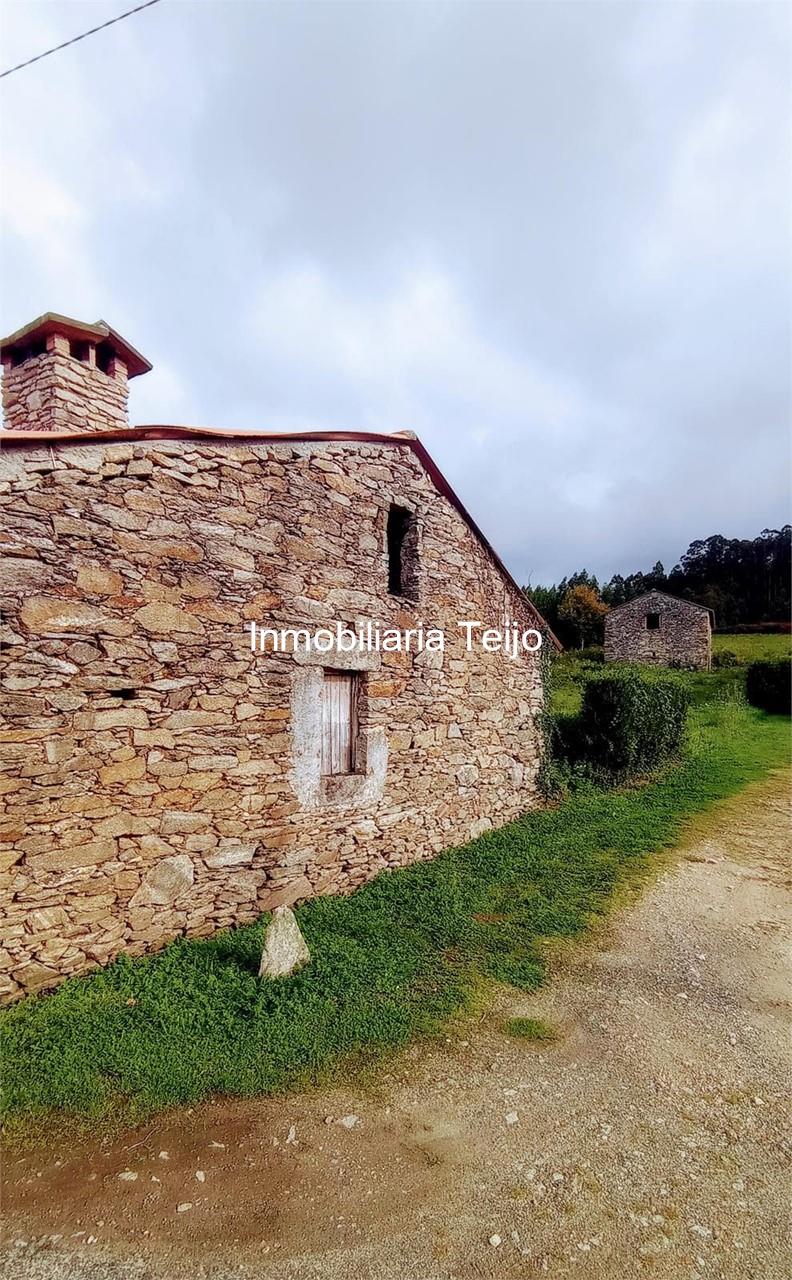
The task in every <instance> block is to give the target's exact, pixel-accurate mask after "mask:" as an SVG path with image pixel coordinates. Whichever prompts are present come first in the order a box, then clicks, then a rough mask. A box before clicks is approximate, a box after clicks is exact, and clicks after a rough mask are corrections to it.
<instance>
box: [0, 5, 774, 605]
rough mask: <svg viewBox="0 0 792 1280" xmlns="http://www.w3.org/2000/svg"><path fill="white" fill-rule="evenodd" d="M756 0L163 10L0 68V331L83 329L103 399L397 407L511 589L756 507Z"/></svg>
mask: <svg viewBox="0 0 792 1280" xmlns="http://www.w3.org/2000/svg"><path fill="white" fill-rule="evenodd" d="M131 3H132V0H91V2H88V0H57V3H40V2H39V0H12V2H11V3H9V2H8V0H4V2H3V3H2V6H1V9H0V12H2V19H3V50H4V51H3V64H4V66H9V65H11V64H13V63H15V62H18V61H20V60H22V59H23V58H25V57H30V56H33V55H34V54H36V53H38V52H40V51H42V50H43V49H45V48H47V47H49V46H50V45H53V44H57V43H59V42H60V41H62V40H65V39H67V38H69V37H70V36H72V35H75V34H78V33H79V32H81V31H82V30H84V29H86V28H87V27H90V26H93V25H96V23H98V22H100V21H105V20H106V19H108V18H110V17H113V16H115V14H117V13H120V12H122V11H123V10H124V9H125V8H128V7H131ZM791 15H792V9H791V8H790V7H788V6H786V5H785V4H783V3H777V4H775V3H774V4H765V3H725V4H721V3H718V0H709V2H708V3H703V4H689V3H679V2H678V3H655V4H651V3H650V4H639V3H631V4H628V3H618V4H616V3H604V4H601V3H597V2H596V0H593V2H591V0H586V2H585V3H580V4H578V3H547V4H544V3H522V4H520V3H514V4H501V3H497V2H496V3H491V2H488V3H459V2H453V3H431V2H429V3H421V4H415V5H413V4H406V3H400V2H396V3H371V2H368V3H360V4H351V3H344V4H337V3H333V2H332V0H323V2H322V3H316V4H304V3H300V2H299V0H289V2H288V3H282V4H281V3H276V4H270V3H260V2H257V0H224V2H221V3H216V2H215V0H201V2H200V3H196V2H195V0H162V2H161V3H160V4H157V5H155V6H154V7H153V8H151V9H149V10H147V11H145V12H143V13H139V14H137V15H135V16H134V17H132V18H129V19H128V20H126V21H124V22H122V23H120V24H118V25H117V26H114V27H112V28H110V29H109V30H107V31H104V32H102V33H100V34H98V35H96V36H93V37H91V38H90V39H88V40H86V41H84V42H82V43H80V44H78V45H76V46H74V47H72V48H70V49H67V50H64V51H63V52H61V53H58V54H55V55H53V56H52V57H51V58H47V59H45V60H44V61H43V62H40V63H38V64H36V65H35V66H32V67H29V68H27V69H26V70H24V71H20V72H18V73H17V74H15V75H13V76H9V77H8V78H7V79H5V80H3V81H2V82H1V83H0V109H1V110H2V118H3V125H2V129H3V132H2V157H1V161H0V177H1V179H2V197H3V199H2V203H3V217H4V226H3V254H2V304H1V306H0V330H1V331H2V333H3V334H5V333H8V332H11V331H12V330H14V329H16V328H18V327H19V326H20V325H22V324H24V323H26V322H27V321H28V320H31V319H33V318H34V317H35V316H37V315H39V314H40V313H41V312H43V311H48V310H52V311H60V312H64V313H66V314H67V315H73V316H76V317H78V318H80V319H84V320H95V319H97V318H98V317H100V316H101V317H102V318H103V319H105V320H107V321H108V322H109V323H110V324H112V325H113V326H114V327H116V328H117V329H119V330H120V331H121V333H123V335H124V336H125V337H126V338H128V339H129V341H130V342H132V343H133V345H135V346H137V347H138V348H139V349H140V350H141V351H143V352H144V354H145V355H146V356H148V357H149V359H151V360H152V361H153V363H154V371H153V372H152V373H150V374H148V375H146V376H144V377H142V378H139V379H136V380H135V381H134V382H133V383H132V384H131V385H132V396H131V414H132V420H133V421H134V422H138V423H145V422H160V423H191V424H200V425H215V426H229V427H237V428H246V429H248V428H249V429H262V430H280V429H283V430H295V429H300V428H306V429H314V430H316V429H322V428H326V429H339V428H348V429H355V430H361V429H362V430H366V429H369V430H376V431H396V430H404V429H410V430H413V431H415V432H417V434H418V435H419V436H420V438H421V439H422V440H423V442H424V444H425V445H426V446H427V447H428V449H429V450H430V452H431V453H432V454H433V456H434V458H435V460H436V461H437V463H438V465H439V466H440V468H441V470H442V471H444V472H445V474H446V475H447V477H448V479H449V480H450V481H451V483H452V484H453V485H454V487H455V488H456V489H457V492H458V493H459V495H460V497H461V498H462V499H463V501H464V502H465V503H466V504H467V505H468V507H469V509H470V510H471V512H472V514H473V515H474V517H475V518H476V519H477V520H478V522H479V523H480V524H481V525H482V527H483V529H484V531H485V532H486V533H487V535H488V536H489V537H490V540H491V541H492V542H493V544H494V545H495V546H496V548H497V549H498V550H499V551H500V552H501V554H502V555H503V557H504V559H505V560H506V562H507V564H508V565H509V567H510V568H511V569H512V571H513V572H514V574H515V575H516V576H517V577H518V579H519V580H520V581H527V580H528V579H529V578H530V579H531V580H532V581H533V582H535V583H536V582H540V581H549V580H553V579H558V578H560V577H561V576H563V575H564V574H568V573H570V572H572V571H573V570H575V569H577V568H580V567H581V566H583V565H585V566H587V567H588V568H589V569H591V570H594V571H596V572H597V573H598V574H600V575H601V576H603V577H608V576H610V574H611V573H613V572H614V571H623V572H628V571H631V570H634V569H638V568H648V567H649V566H651V565H652V564H653V563H654V561H655V560H657V559H658V558H660V559H662V560H663V561H664V562H665V564H666V567H670V566H671V565H672V564H673V563H674V562H675V561H676V560H677V559H678V557H679V555H680V554H681V553H682V551H683V550H684V549H685V547H686V546H687V544H688V542H689V541H690V540H691V539H693V538H696V537H706V536H707V535H709V534H711V533H723V534H725V535H727V536H732V537H747V536H753V535H754V534H756V533H758V532H759V531H760V530H761V529H762V528H764V527H766V526H773V527H777V526H778V525H779V524H781V523H783V522H784V521H785V520H786V519H787V518H788V514H789V509H790V492H789V487H790V471H789V450H790V446H789V433H790V413H791V406H790V296H791V292H790V291H791V287H792V281H791V279H790V276H791V275H792V271H791V270H790V267H791V263H790V256H791V255H790V237H789V220H790V207H791V200H790V164H791V161H792V155H791V150H790V111H792V93H791V86H792V38H791V31H790V17H791Z"/></svg>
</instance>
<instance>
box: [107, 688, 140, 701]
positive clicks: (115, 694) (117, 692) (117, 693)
mask: <svg viewBox="0 0 792 1280" xmlns="http://www.w3.org/2000/svg"><path fill="white" fill-rule="evenodd" d="M110 697H111V698H122V699H123V700H124V702H129V700H130V698H136V697H137V689H111V690H110Z"/></svg>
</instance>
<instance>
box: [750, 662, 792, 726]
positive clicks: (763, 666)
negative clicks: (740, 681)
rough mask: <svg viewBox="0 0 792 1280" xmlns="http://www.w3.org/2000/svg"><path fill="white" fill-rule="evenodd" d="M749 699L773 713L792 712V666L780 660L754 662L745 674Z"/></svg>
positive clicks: (756, 705) (784, 714) (785, 713)
mask: <svg viewBox="0 0 792 1280" xmlns="http://www.w3.org/2000/svg"><path fill="white" fill-rule="evenodd" d="M745 693H746V696H747V698H748V701H749V702H750V703H751V705H752V706H754V707H760V708H761V710H762V711H769V712H770V713H771V714H773V715H780V716H788V715H790V714H792V666H790V664H789V662H787V661H786V660H785V659H781V660H780V661H778V662H752V663H751V665H750V666H749V668H748V671H747V672H746V676H745Z"/></svg>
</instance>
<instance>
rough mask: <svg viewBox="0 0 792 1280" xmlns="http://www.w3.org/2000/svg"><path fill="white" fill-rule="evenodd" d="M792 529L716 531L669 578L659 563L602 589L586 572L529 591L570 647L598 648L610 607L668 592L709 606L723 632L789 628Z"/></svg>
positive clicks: (614, 579)
mask: <svg viewBox="0 0 792 1280" xmlns="http://www.w3.org/2000/svg"><path fill="white" fill-rule="evenodd" d="M791 576H792V525H788V524H787V525H784V527H783V528H782V529H763V530H762V532H761V533H760V534H759V535H758V537H756V538H724V537H723V536H722V534H713V536H712V537H710V538H706V539H704V540H697V541H695V542H691V544H690V546H689V547H688V549H687V551H686V552H685V554H684V555H683V556H682V558H681V560H680V561H679V564H677V565H675V566H674V568H673V569H672V570H671V572H670V573H666V571H665V568H664V567H663V565H662V564H661V563H660V561H659V560H658V562H657V564H656V565H655V566H654V568H653V569H650V570H649V571H648V572H647V573H643V572H641V571H639V572H637V573H631V574H628V575H627V576H626V577H623V576H622V574H620V573H617V574H614V576H613V577H612V578H611V579H610V581H609V582H606V583H604V584H603V585H602V586H601V585H600V583H599V582H598V581H597V578H596V576H595V575H594V574H593V573H588V571H587V570H586V569H581V570H580V571H579V572H578V573H573V574H571V576H570V577H568V578H563V579H562V580H561V582H558V583H553V584H552V586H530V585H529V586H527V587H524V588H523V589H524V591H525V593H526V595H527V596H528V598H529V599H530V600H531V601H532V602H533V603H534V604H535V605H536V607H537V609H538V610H539V612H540V613H541V614H542V616H543V618H544V619H545V621H546V622H547V623H548V624H549V626H550V627H551V628H552V629H553V631H554V632H555V633H556V635H557V636H558V638H559V640H561V642H562V644H564V645H577V646H580V645H586V644H598V643H600V642H601V640H602V625H603V620H604V617H605V614H606V613H607V612H608V609H611V608H615V607H616V605H620V604H624V603H625V602H626V601H627V600H634V599H635V597H636V596H640V595H643V594H644V592H646V591H651V590H659V591H667V592H668V593H669V594H670V595H673V596H680V597H681V598H682V599H683V600H694V601H695V602H696V603H697V604H703V605H706V606H707V608H709V609H712V610H713V612H714V614H715V625H716V627H717V629H718V630H719V631H728V630H729V629H731V628H733V627H741V626H756V625H758V624H760V623H765V624H773V623H776V624H779V625H787V626H788V625H789V616H790V577H791Z"/></svg>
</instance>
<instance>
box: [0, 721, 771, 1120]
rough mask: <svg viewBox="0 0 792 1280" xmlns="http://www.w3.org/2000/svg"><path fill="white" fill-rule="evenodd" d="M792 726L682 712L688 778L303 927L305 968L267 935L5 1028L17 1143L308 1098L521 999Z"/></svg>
mask: <svg viewBox="0 0 792 1280" xmlns="http://www.w3.org/2000/svg"><path fill="white" fill-rule="evenodd" d="M788 745H789V721H788V719H785V718H782V717H768V716H765V715H763V714H762V713H761V712H758V711H755V710H753V709H751V708H748V707H746V706H745V705H742V704H741V703H740V702H735V701H726V700H724V701H722V702H720V703H719V702H713V703H707V704H704V705H702V706H698V707H696V708H694V710H693V712H692V713H691V729H690V735H689V746H688V749H687V754H686V758H685V760H684V761H683V763H682V764H681V765H679V766H678V767H675V768H673V769H670V770H668V771H667V772H666V773H665V774H664V775H663V776H662V777H660V778H659V779H657V780H656V781H654V782H651V783H649V784H648V785H643V786H640V787H632V788H624V789H621V790H619V791H603V790H600V789H597V788H594V787H590V788H588V787H584V788H581V789H580V790H579V791H577V792H575V794H573V795H572V796H571V797H570V798H569V799H568V800H566V801H565V802H564V803H563V804H561V805H560V806H559V807H558V808H556V809H549V810H543V811H538V812H533V813H530V814H527V815H526V816H525V817H524V818H523V819H521V820H520V821H519V822H515V823H512V824H510V825H509V826H506V827H503V828H501V829H500V830H498V831H494V832H491V833H488V834H487V835H485V836H483V837H481V838H480V839H478V840H475V841H473V842H472V843H470V844H468V845H465V846H464V847H462V848H459V849H455V850H450V851H449V852H447V853H445V854H443V855H441V856H440V857H438V858H436V859H435V860H433V861H431V862H426V863H421V864H418V865H415V866H413V867H410V868H406V869H405V870H402V871H398V872H392V873H389V874H385V875H382V876H380V877H379V878H378V879H376V880H374V881H372V882H371V883H370V884H368V885H366V886H365V887H364V888H362V889H360V890H359V891H358V892H357V893H355V894H354V895H352V896H350V897H346V898H333V897H329V898H318V899H315V900H313V901H311V902H308V903H306V904H305V905H304V906H302V907H300V908H299V909H298V912H297V915H298V918H299V922H300V926H301V928H302V930H303V932H304V934H305V936H306V939H307V941H308V945H309V947H310V950H311V956H312V960H311V964H310V966H309V967H307V968H306V969H304V970H303V971H301V972H300V973H298V974H296V975H295V976H294V977H292V978H289V979H282V980H278V981H275V982H271V983H262V982H260V981H259V980H258V978H257V976H256V972H257V965H258V960H259V957H260V953H261V944H262V935H263V930H264V925H265V922H266V917H263V918H262V920H260V921H259V922H257V923H256V924H254V925H251V926H247V927H244V928H239V929H235V930H233V931H230V932H227V933H224V934H219V935H216V936H214V937H213V938H210V939H208V940H202V941H186V940H179V941H177V942H175V943H172V944H171V945H170V946H168V947H167V948H166V949H165V950H164V951H162V952H160V953H159V954H158V955H156V956H152V957H148V958H144V959H139V960H130V959H128V958H123V957H122V958H120V959H119V960H117V961H116V962H115V963H114V964H113V965H111V966H110V967H109V968H107V969H105V970H102V971H99V972H97V973H95V974H93V975H90V976H88V977H85V978H76V979H72V980H70V981H68V982H66V983H64V984H63V986H61V987H60V988H58V989H57V990H56V991H55V992H54V993H53V994H51V995H49V996H46V997H30V998H28V999H27V1000H24V1001H22V1002H20V1003H19V1004H17V1005H14V1006H12V1007H10V1008H9V1009H7V1010H6V1011H4V1013H3V1014H2V1036H3V1057H4V1061H5V1081H4V1108H5V1111H6V1115H7V1118H8V1122H9V1123H10V1126H11V1128H12V1130H13V1129H17V1131H22V1130H25V1129H28V1130H31V1131H32V1127H33V1126H35V1125H37V1127H39V1126H41V1124H42V1123H43V1124H45V1125H46V1124H50V1123H52V1120H53V1118H54V1113H60V1115H61V1116H70V1117H80V1116H82V1117H85V1118H86V1119H88V1118H90V1119H92V1120H93V1121H95V1120H96V1119H97V1118H101V1117H105V1118H108V1117H110V1116H111V1115H112V1116H114V1117H115V1119H116V1120H119V1119H123V1121H124V1122H130V1123H131V1122H134V1121H136V1120H139V1119H141V1118H142V1117H143V1116H145V1115H147V1114H150V1113H151V1112H153V1111H156V1110H158V1109H160V1108H163V1107H167V1106H170V1105H173V1104H176V1103H186V1102H190V1101H194V1100H197V1099H200V1098H204V1097H207V1096H209V1095H212V1094H235V1095H242V1096H245V1095H248V1096H249V1095H254V1094H262V1093H271V1092H276V1091H281V1090H285V1089H287V1088H293V1087H295V1086H302V1085H305V1084H307V1083H309V1082H310V1081H312V1080H316V1079H319V1078H322V1077H324V1076H325V1074H326V1073H327V1072H328V1071H329V1070H332V1069H337V1068H339V1067H341V1068H343V1069H346V1068H347V1067H348V1066H349V1064H350V1063H352V1062H354V1061H356V1060H358V1059H359V1058H360V1057H361V1056H363V1055H369V1056H370V1055H372V1054H374V1055H376V1054H378V1053H381V1052H382V1051H384V1050H387V1049H392V1048H397V1047H400V1046H403V1045H405V1044H406V1043H407V1042H408V1041H410V1040H411V1039H413V1038H415V1037H417V1036H428V1035H433V1034H436V1033H437V1032H438V1031H439V1030H440V1029H441V1028H442V1027H443V1025H444V1024H445V1023H446V1022H447V1020H448V1019H449V1017H450V1016H451V1015H454V1014H458V1013H460V1012H463V1011H464V1010H465V1009H467V1008H469V1007H471V1004H472V1002H473V1001H474V998H475V996H476V993H477V992H479V993H480V990H481V985H482V982H485V983H486V982H487V981H490V980H495V981H499V982H507V983H511V984H513V985H515V986H516V987H519V988H522V989H528V990H530V989H533V988H535V987H537V986H538V985H539V984H540V983H541V982H542V980H543V977H544V974H545V964H544V959H543V944H544V942H545V940H547V939H551V938H568V937H573V936H574V935H576V934H578V933H580V932H581V931H582V930H584V929H585V928H586V927H587V926H588V925H589V924H590V923H591V922H592V921H593V920H595V919H596V918H597V917H598V916H600V915H602V914H603V913H604V912H605V910H606V909H607V907H608V905H609V902H610V901H611V898H612V896H613V894H614V891H615V890H616V889H617V887H618V886H619V885H620V883H623V882H624V881H625V878H626V877H628V876H632V875H635V874H636V873H638V872H639V871H640V870H642V869H644V870H645V868H646V867H647V865H649V861H648V860H649V855H650V854H651V853H652V852H653V851H655V850H658V849H662V848H664V847H669V846H671V845H673V844H674V843H676V842H677V840H678V837H679V834H680V830H681V828H682V825H683V823H684V821H685V820H686V819H687V818H689V817H690V816H692V815H693V814H695V813H698V812H701V811H702V810H703V809H706V808H707V807H709V806H710V805H711V804H712V803H713V802H715V801H717V800H719V799H721V798H723V797H725V796H728V795H730V794H732V793H733V792H734V791H736V790H738V789H739V788H740V787H742V786H744V785H745V784H746V783H748V782H750V781H752V780H754V779H756V778H759V777H761V776H763V775H764V774H765V773H766V772H767V771H768V770H769V769H770V768H772V767H774V766H777V765H781V764H783V763H785V762H786V761H787V759H788V755H789V751H788Z"/></svg>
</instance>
